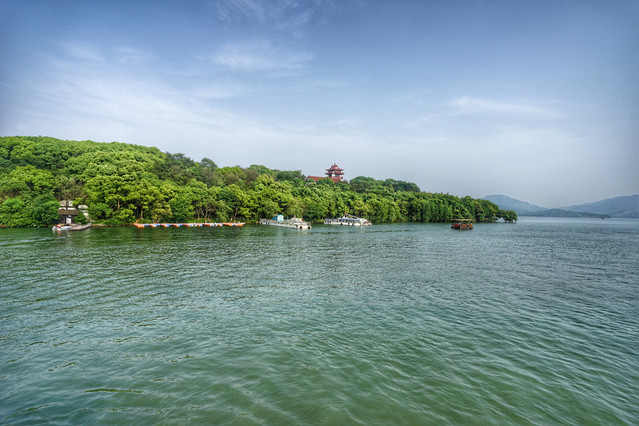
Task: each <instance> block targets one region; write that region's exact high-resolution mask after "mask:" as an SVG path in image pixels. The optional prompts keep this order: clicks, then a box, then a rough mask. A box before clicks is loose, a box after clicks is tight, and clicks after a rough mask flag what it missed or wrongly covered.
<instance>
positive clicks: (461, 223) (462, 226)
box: [450, 219, 474, 231]
mask: <svg viewBox="0 0 639 426" xmlns="http://www.w3.org/2000/svg"><path fill="white" fill-rule="evenodd" d="M450 229H456V230H459V231H466V230H470V229H474V226H473V220H472V219H455V220H454V221H453V223H452V225H451V226H450Z"/></svg>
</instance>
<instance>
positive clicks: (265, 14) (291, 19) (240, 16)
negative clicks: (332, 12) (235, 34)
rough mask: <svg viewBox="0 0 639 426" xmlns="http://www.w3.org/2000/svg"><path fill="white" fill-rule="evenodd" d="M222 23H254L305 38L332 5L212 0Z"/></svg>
mask: <svg viewBox="0 0 639 426" xmlns="http://www.w3.org/2000/svg"><path fill="white" fill-rule="evenodd" d="M212 3H213V5H214V6H215V9H216V11H217V16H218V19H220V20H221V21H222V22H227V23H243V22H251V23H258V24H262V25H268V26H269V27H270V28H273V29H275V30H279V31H284V32H290V33H291V34H293V35H294V36H300V35H302V34H303V32H304V30H305V28H306V27H307V25H308V24H309V23H310V22H311V21H312V20H313V18H314V17H316V16H317V15H318V12H320V11H321V10H322V9H325V8H327V7H329V6H330V2H327V1H318V0H212Z"/></svg>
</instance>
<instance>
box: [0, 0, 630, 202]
mask: <svg viewBox="0 0 639 426" xmlns="http://www.w3.org/2000/svg"><path fill="white" fill-rule="evenodd" d="M638 76H639V1H637V0H619V1H614V2H605V1H588V0H583V1H582V0H580V1H577V0H575V1H561V0H558V1H550V0H548V1H530V2H517V1H498V0H496V1H487V0H486V1H464V0H459V1H357V0H352V1H312V0H311V1H304V0H272V1H262V0H201V1H197V0H193V1H135V0H127V1H109V2H105V1H56V0H47V1H37V0H31V1H23V0H19V1H17V0H3V1H2V2H1V3H0V135H3V136H9V135H45V136H52V137H56V138H61V139H71V140H87V139H90V140H94V141H107V142H108V141H121V142H127V143H134V144H140V145H148V146H157V147H158V148H160V149H161V150H162V151H169V152H172V153H178V152H181V153H184V154H186V155H188V156H189V157H191V158H193V159H194V160H200V159H201V158H202V157H209V158H211V159H212V160H214V161H215V162H216V163H217V164H218V165H219V166H234V165H240V166H243V167H248V166H250V165H251V164H261V165H265V166H267V167H270V168H274V169H280V170H301V171H302V173H304V174H307V175H317V174H321V173H323V171H324V169H326V168H328V167H329V166H330V165H331V164H333V163H337V164H338V165H339V166H340V167H342V168H344V169H345V173H346V175H345V177H346V178H347V179H351V178H354V177H356V176H370V177H373V178H375V179H386V178H394V179H400V180H407V181H411V182H415V183H416V184H417V185H419V187H420V188H421V189H422V190H423V191H430V192H444V193H450V194H455V195H459V196H464V195H471V196H473V197H482V196H485V195H488V194H506V195H509V196H512V197H515V198H518V199H521V200H524V201H528V202H531V203H534V204H539V205H542V206H547V207H557V206H561V205H568V204H576V203H581V202H590V201H597V200H600V199H603V198H608V197H613V196H618V195H629V194H633V193H638V192H639V172H638V171H637V170H639V168H638V167H637V160H638V159H639V77H638Z"/></svg>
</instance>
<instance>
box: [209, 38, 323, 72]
mask: <svg viewBox="0 0 639 426" xmlns="http://www.w3.org/2000/svg"><path fill="white" fill-rule="evenodd" d="M311 59H313V55H311V54H309V53H304V52H299V53H295V52H288V51H285V50H283V49H280V48H277V47H275V46H273V45H272V44H271V43H270V42H269V41H266V40H257V41H252V42H247V43H236V44H227V45H225V46H223V47H222V48H221V49H220V50H219V51H218V53H217V55H216V56H215V61H216V62H217V63H218V64H220V65H222V66H224V67H226V68H230V69H232V70H242V71H291V70H299V69H302V68H304V67H305V66H306V63H307V62H308V61H310V60H311Z"/></svg>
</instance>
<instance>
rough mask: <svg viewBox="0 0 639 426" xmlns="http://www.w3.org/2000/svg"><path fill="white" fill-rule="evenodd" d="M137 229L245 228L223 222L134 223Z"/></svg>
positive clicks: (236, 223) (240, 224) (241, 223)
mask: <svg viewBox="0 0 639 426" xmlns="http://www.w3.org/2000/svg"><path fill="white" fill-rule="evenodd" d="M133 226H135V227H136V228H171V227H175V228H203V227H218V228H221V227H222V226H228V227H241V226H244V223H243V222H221V223H210V222H204V223H134V224H133Z"/></svg>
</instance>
